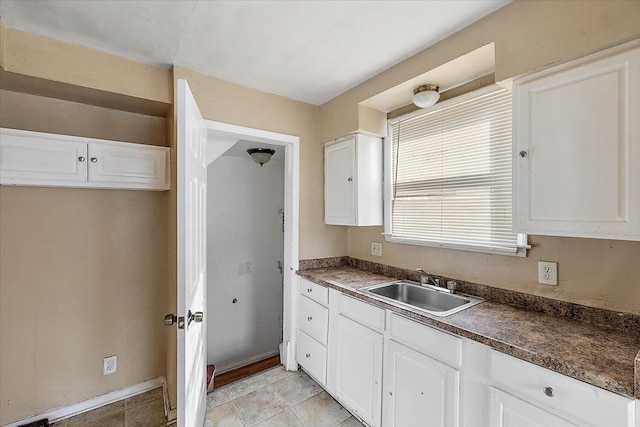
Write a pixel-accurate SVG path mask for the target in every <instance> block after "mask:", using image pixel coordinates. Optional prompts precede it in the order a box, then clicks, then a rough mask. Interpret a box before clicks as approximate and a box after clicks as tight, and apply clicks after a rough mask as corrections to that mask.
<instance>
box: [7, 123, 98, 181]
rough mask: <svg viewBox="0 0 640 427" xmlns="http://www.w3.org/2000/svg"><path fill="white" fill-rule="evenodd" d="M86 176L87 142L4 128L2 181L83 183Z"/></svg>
mask: <svg viewBox="0 0 640 427" xmlns="http://www.w3.org/2000/svg"><path fill="white" fill-rule="evenodd" d="M86 180H87V143H86V142H84V141H81V140H78V139H73V140H70V138H69V137H65V136H61V135H55V134H48V133H40V132H27V131H21V130H13V129H1V130H0V184H9V185H35V186H59V185H70V184H71V185H74V186H82V185H83V184H85V183H86Z"/></svg>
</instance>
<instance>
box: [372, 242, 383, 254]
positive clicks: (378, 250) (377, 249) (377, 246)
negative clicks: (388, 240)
mask: <svg viewBox="0 0 640 427" xmlns="http://www.w3.org/2000/svg"><path fill="white" fill-rule="evenodd" d="M371 255H375V256H382V243H381V242H371Z"/></svg>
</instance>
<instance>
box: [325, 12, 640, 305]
mask: <svg viewBox="0 0 640 427" xmlns="http://www.w3.org/2000/svg"><path fill="white" fill-rule="evenodd" d="M638 22H640V2H637V1H580V2H578V1H520V0H516V1H514V2H513V3H511V4H509V5H507V6H505V7H504V8H502V9H500V10H498V11H496V12H494V13H492V14H491V15H488V16H487V17H485V18H484V19H482V20H480V21H478V22H476V23H475V24H472V25H471V26H469V27H467V28H465V29H463V30H462V31H460V32H458V33H456V34H454V35H452V36H451V37H448V38H447V39H445V40H443V41H441V42H440V43H438V44H436V45H434V46H432V47H430V48H428V49H426V50H424V51H422V52H421V53H419V54H417V55H415V56H414V57H412V58H410V59H408V60H406V61H404V62H402V63H400V64H398V65H396V66H395V67H393V68H391V69H389V70H387V71H385V72H383V73H381V74H379V75H378V76H376V77H374V78H372V79H370V80H368V81H366V82H364V83H362V84H360V85H359V86H357V87H355V88H353V89H351V90H349V91H348V92H346V93H344V94H342V95H340V96H338V97H336V98H334V99H333V100H331V101H329V102H327V103H326V104H324V105H322V106H321V107H320V140H321V141H326V140H329V139H332V138H335V137H337V136H340V135H342V134H344V133H347V132H349V131H353V130H355V129H358V128H365V127H369V128H371V127H372V126H374V124H372V123H371V117H372V116H371V115H368V116H366V120H365V119H364V118H363V115H362V107H360V108H359V106H358V103H359V102H361V101H363V100H365V99H367V98H369V97H371V96H373V95H376V94H378V93H380V92H383V91H385V90H387V89H389V88H391V87H393V86H395V85H397V84H399V83H401V82H404V81H406V80H409V79H410V78H412V77H415V76H417V75H420V74H422V73H424V72H426V71H428V70H430V69H432V68H434V67H436V66H438V65H441V64H443V63H445V62H448V61H450V60H451V59H453V58H456V57H458V56H460V55H462V54H464V53H467V52H469V51H471V50H473V49H476V48H478V47H480V46H482V45H485V44H487V43H490V42H494V43H495V49H496V72H495V73H496V80H497V81H501V80H505V79H508V78H512V77H514V76H517V75H519V74H522V73H526V72H528V71H531V70H535V69H539V68H542V67H544V66H546V65H548V64H552V63H557V62H561V61H565V60H570V59H574V58H577V57H580V56H584V55H586V54H588V53H592V52H594V51H597V50H601V49H604V48H607V47H610V46H613V45H616V44H619V43H622V42H624V41H628V40H630V39H633V38H637V37H640V25H638ZM382 231H383V229H382V227H366V228H358V227H350V228H349V230H348V254H349V255H350V256H352V257H356V258H362V259H367V260H371V261H375V262H380V263H383V264H389V265H394V266H401V267H406V268H417V267H422V268H425V269H426V270H427V271H430V272H432V273H434V274H440V275H443V276H449V277H452V278H457V279H460V280H468V281H472V282H476V283H482V284H487V285H492V286H497V287H501V288H506V289H513V290H516V291H521V292H526V293H530V294H535V295H543V296H548V297H550V298H555V299H562V300H567V301H572V302H577V303H580V304H585V305H589V306H594V307H602V308H608V309H613V310H620V311H626V312H632V313H638V314H640V263H638V260H640V242H625V241H612V240H595V239H577V238H560V237H543V236H531V238H530V241H531V243H532V244H533V245H534V249H533V250H532V251H531V252H530V256H529V257H528V258H526V259H522V258H514V257H507V256H498V255H485V254H479V253H472V252H464V251H453V250H446V249H436V248H426V247H419V246H410V245H401V244H393V243H387V242H384V245H383V248H384V249H383V253H384V256H383V257H382V258H380V257H372V256H371V255H370V254H369V245H370V242H371V241H378V242H381V241H384V238H383V237H382V236H381V233H382ZM538 260H545V261H557V262H558V264H559V265H558V270H559V285H558V286H557V287H548V286H544V285H539V284H537V267H536V264H537V261H538Z"/></svg>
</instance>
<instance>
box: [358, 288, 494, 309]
mask: <svg viewBox="0 0 640 427" xmlns="http://www.w3.org/2000/svg"><path fill="white" fill-rule="evenodd" d="M360 290H361V291H364V292H366V293H370V294H374V295H378V296H380V297H383V298H386V299H389V300H392V301H394V302H397V303H400V304H402V305H406V306H409V307H412V308H416V309H418V310H422V311H425V312H427V313H429V314H432V315H434V316H440V317H445V316H449V315H451V314H453V313H457V312H459V311H462V310H465V309H467V308H469V307H472V306H474V305H476V304H480V303H481V302H482V301H484V300H483V299H482V298H478V297H473V296H471V295H465V294H451V293H448V292H447V291H446V290H442V291H440V290H437V289H434V288H433V287H425V286H421V285H420V283H417V282H412V281H410V280H398V281H395V282H391V283H383V284H382V285H374V286H367V287H365V288H360Z"/></svg>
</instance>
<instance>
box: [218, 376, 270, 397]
mask: <svg viewBox="0 0 640 427" xmlns="http://www.w3.org/2000/svg"><path fill="white" fill-rule="evenodd" d="M267 384H269V382H268V381H267V380H266V379H265V378H264V376H263V375H262V374H258V375H254V376H251V377H248V378H245V379H243V380H240V381H238V382H235V383H232V384H229V385H227V386H225V387H224V389H223V390H225V391H226V392H227V394H228V395H229V398H230V399H232V400H233V399H235V398H236V397H239V396H242V395H244V394H247V393H251V392H252V391H254V390H257V389H259V388H260V387H264V386H266V385H267Z"/></svg>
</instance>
